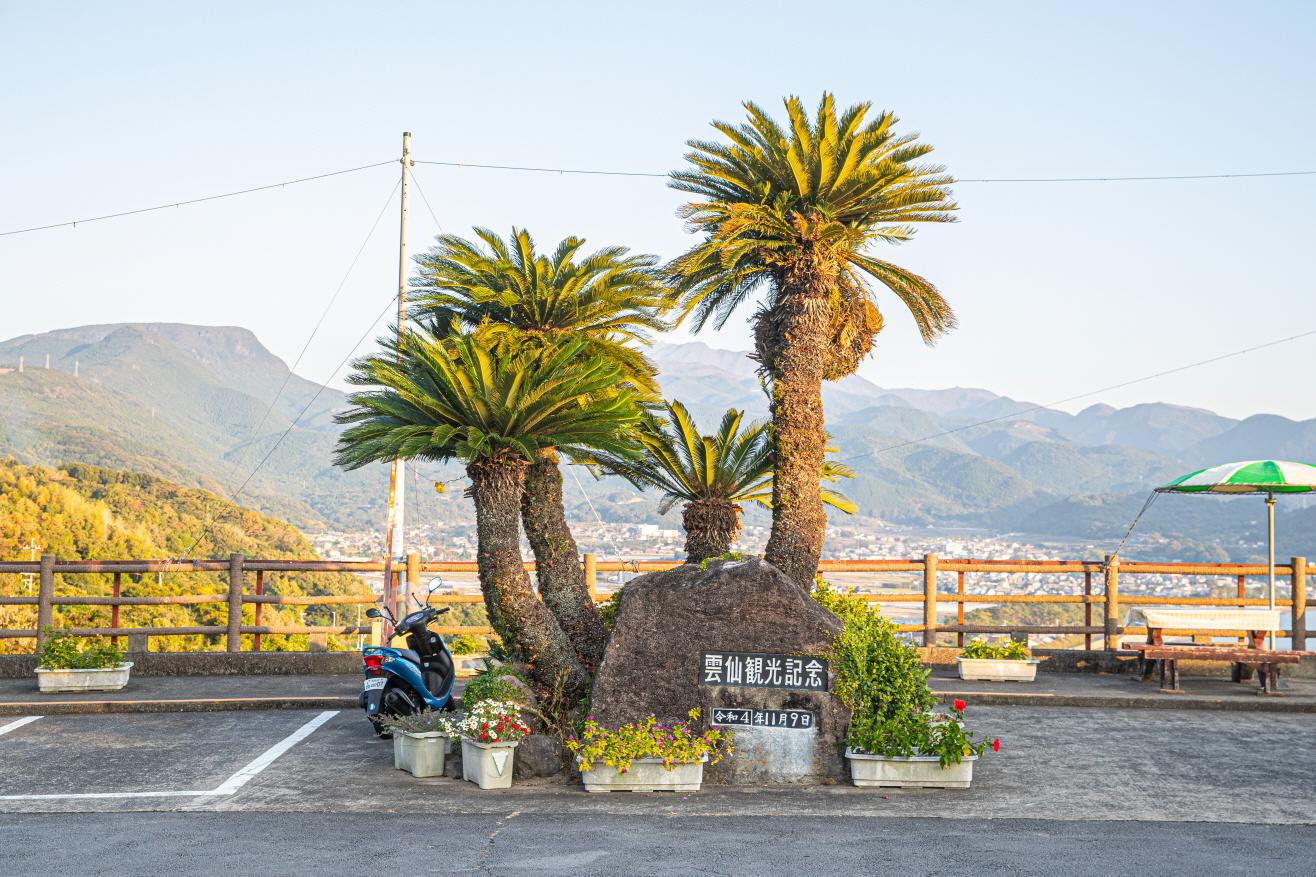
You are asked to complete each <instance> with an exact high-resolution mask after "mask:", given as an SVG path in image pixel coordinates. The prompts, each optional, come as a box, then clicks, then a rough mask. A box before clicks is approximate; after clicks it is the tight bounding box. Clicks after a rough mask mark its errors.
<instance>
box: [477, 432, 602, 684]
mask: <svg viewBox="0 0 1316 877" xmlns="http://www.w3.org/2000/svg"><path fill="white" fill-rule="evenodd" d="M525 470H526V463H525V462H524V461H523V460H519V459H515V458H511V457H498V458H495V459H483V460H476V461H475V462H473V463H471V464H470V465H468V466H467V467H466V474H467V475H469V476H470V479H471V497H472V499H474V501H475V526H476V538H477V542H478V546H479V547H478V553H477V560H478V562H479V568H480V588H481V590H483V591H484V602H485V606H486V608H487V609H488V610H489V620H490V622H491V623H492V624H493V627H494V629H495V630H496V631H497V632H498V635H499V636H500V637H502V639H503V642H504V643H505V644H506V645H507V647H508V649H509V650H510V651H512V652H513V653H514V654H516V655H517V656H518V657H521V658H523V659H524V660H525V661H526V663H527V664H528V665H529V668H530V676H531V679H532V681H534V682H535V683H536V685H537V686H538V687H539V688H540V689H541V690H545V691H547V690H551V689H552V688H553V687H554V686H555V685H556V684H557V682H558V680H559V679H562V680H563V682H564V683H565V688H566V690H567V692H568V693H570V694H573V695H579V694H583V693H584V692H585V690H586V688H587V686H588V685H589V677H588V675H587V674H586V673H585V670H584V668H583V667H581V665H580V662H579V661H578V660H577V659H576V653H575V651H574V650H573V649H572V648H571V643H570V642H569V641H568V640H567V637H566V634H564V633H563V632H562V628H561V627H559V626H558V623H557V620H556V619H554V618H553V615H552V613H550V612H549V611H548V608H547V607H546V606H544V604H543V603H541V602H540V601H539V599H538V598H537V597H535V593H534V591H533V590H532V589H531V587H530V576H529V575H527V574H526V571H525V566H524V565H523V564H522V563H521V546H520V536H521V529H520V515H519V514H518V511H519V508H520V503H521V491H522V488H523V486H524V483H525Z"/></svg>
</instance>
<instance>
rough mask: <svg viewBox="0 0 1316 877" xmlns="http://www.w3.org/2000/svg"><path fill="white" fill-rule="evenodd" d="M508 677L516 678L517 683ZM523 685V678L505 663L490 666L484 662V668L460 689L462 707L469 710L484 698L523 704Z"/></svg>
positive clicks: (524, 697)
mask: <svg viewBox="0 0 1316 877" xmlns="http://www.w3.org/2000/svg"><path fill="white" fill-rule="evenodd" d="M508 677H511V679H515V680H518V682H519V684H518V682H513V681H510V679H509V678H508ZM525 685H526V683H525V680H524V679H522V678H521V677H520V675H519V674H517V673H516V671H514V670H512V669H511V668H510V667H507V666H505V665H495V666H492V667H491V666H489V664H488V663H486V664H485V667H484V669H483V670H481V671H480V672H479V673H476V674H475V676H474V677H472V678H471V680H470V681H469V682H467V683H466V687H465V688H464V689H462V708H463V709H465V710H467V711H468V712H469V711H470V710H472V709H474V708H475V706H476V704H478V703H480V702H481V701H485V700H495V701H508V702H511V703H516V704H522V705H524V704H525V702H526V688H525Z"/></svg>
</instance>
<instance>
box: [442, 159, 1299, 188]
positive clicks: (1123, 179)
mask: <svg viewBox="0 0 1316 877" xmlns="http://www.w3.org/2000/svg"><path fill="white" fill-rule="evenodd" d="M416 164H432V165H440V166H442V167H453V168H478V169H480V170H496V171H524V172H527V173H541V174H584V175H589V176H602V177H650V178H662V179H667V178H668V176H669V174H664V173H655V172H653V171H607V170H596V169H587V168H565V167H533V166H527V165H514V164H480V163H477V162H468V161H420V160H419V159H417V160H416ZM1309 176H1316V170H1310V171H1260V172H1255V173H1253V172H1249V173H1239V174H1164V175H1154V176H1106V177H961V178H957V179H955V180H954V182H955V183H1134V182H1148V181H1157V180H1235V179H1254V178H1258V177H1309Z"/></svg>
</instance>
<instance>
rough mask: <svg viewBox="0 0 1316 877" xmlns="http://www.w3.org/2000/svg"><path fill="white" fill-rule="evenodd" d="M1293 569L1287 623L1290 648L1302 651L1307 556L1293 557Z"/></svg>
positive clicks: (1305, 637) (1305, 643) (1305, 640)
mask: <svg viewBox="0 0 1316 877" xmlns="http://www.w3.org/2000/svg"><path fill="white" fill-rule="evenodd" d="M1289 562H1290V563H1291V564H1293V571H1292V573H1290V576H1291V578H1290V581H1291V582H1292V584H1293V588H1292V596H1293V612H1292V613H1291V615H1290V618H1291V619H1292V620H1291V622H1290V624H1289V630H1290V631H1291V634H1292V640H1293V645H1292V646H1291V647H1290V648H1294V649H1297V650H1299V651H1304V650H1305V649H1306V648H1307V558H1305V557H1295V558H1293V559H1292V560H1291V561H1289Z"/></svg>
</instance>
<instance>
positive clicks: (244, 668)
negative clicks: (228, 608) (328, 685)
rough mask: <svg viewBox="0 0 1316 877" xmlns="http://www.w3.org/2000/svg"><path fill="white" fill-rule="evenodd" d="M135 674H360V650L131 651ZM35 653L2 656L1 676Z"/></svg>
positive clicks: (24, 667) (28, 663)
mask: <svg viewBox="0 0 1316 877" xmlns="http://www.w3.org/2000/svg"><path fill="white" fill-rule="evenodd" d="M127 659H128V660H129V661H132V662H133V675H134V676H244V675H250V676H320V675H332V674H339V673H360V672H361V655H360V654H359V653H357V652H239V653H236V654H230V653H228V652H129V653H128V656H127ZM35 669H36V657H35V656H34V655H0V679H18V678H22V677H25V676H32V675H33V671H34V670H35Z"/></svg>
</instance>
